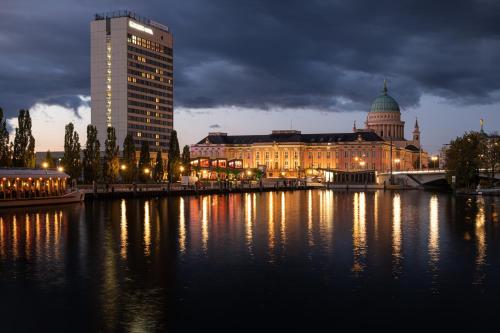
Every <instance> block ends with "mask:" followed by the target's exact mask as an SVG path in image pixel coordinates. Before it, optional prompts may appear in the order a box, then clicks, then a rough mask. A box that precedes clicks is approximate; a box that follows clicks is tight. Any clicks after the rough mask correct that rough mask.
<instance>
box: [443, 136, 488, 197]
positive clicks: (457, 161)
mask: <svg viewBox="0 0 500 333" xmlns="http://www.w3.org/2000/svg"><path fill="white" fill-rule="evenodd" d="M481 136H482V135H481V134H480V133H477V132H470V133H465V134H464V135H463V136H462V137H458V138H456V139H455V140H453V141H451V142H450V146H449V148H448V149H447V151H446V162H447V163H446V164H447V165H446V169H447V177H448V181H450V180H451V178H452V177H453V176H454V177H455V185H456V187H458V188H471V187H472V186H475V185H477V184H478V183H479V168H480V165H481V160H480V155H481V151H480V141H481Z"/></svg>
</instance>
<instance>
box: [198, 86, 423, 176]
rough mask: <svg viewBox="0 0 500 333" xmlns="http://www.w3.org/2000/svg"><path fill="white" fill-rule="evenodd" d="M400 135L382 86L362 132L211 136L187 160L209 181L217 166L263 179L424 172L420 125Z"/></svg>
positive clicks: (400, 128) (396, 117) (400, 126)
mask: <svg viewBox="0 0 500 333" xmlns="http://www.w3.org/2000/svg"><path fill="white" fill-rule="evenodd" d="M404 133H405V132H404V122H403V121H401V112H400V109H399V105H398V103H397V102H396V101H395V100H394V99H393V98H392V97H391V96H389V95H388V89H387V85H386V83H384V89H383V91H382V94H381V95H380V96H379V97H377V98H376V99H375V100H374V101H373V103H372V106H371V109H370V112H369V113H368V116H367V120H366V128H364V129H358V128H356V126H354V128H353V131H352V132H349V133H320V134H303V133H301V132H300V131H297V130H284V131H283V130H281V131H272V133H271V134H266V135H227V134H226V133H220V132H215V133H209V135H208V136H206V137H205V138H203V139H202V140H200V141H199V142H198V143H196V144H194V145H192V146H191V157H192V158H193V163H194V164H195V166H197V167H198V169H199V168H202V169H206V170H204V171H205V172H204V174H205V175H207V177H211V178H213V177H214V170H215V169H217V170H220V168H218V167H217V166H218V165H219V164H221V165H224V167H230V166H238V167H241V169H247V168H249V169H251V168H259V169H261V170H263V171H264V172H265V174H266V176H267V177H302V176H304V175H307V174H321V173H322V171H327V170H337V171H342V172H366V171H377V172H389V171H391V170H396V171H397V170H414V169H419V168H424V167H426V166H427V153H426V152H424V151H422V149H421V146H420V129H419V126H418V123H417V122H415V127H414V129H413V132H412V139H411V140H406V139H405V138H404ZM420 161H422V163H421V162H420ZM214 166H215V168H214Z"/></svg>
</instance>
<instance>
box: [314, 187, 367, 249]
mask: <svg viewBox="0 0 500 333" xmlns="http://www.w3.org/2000/svg"><path fill="white" fill-rule="evenodd" d="M319 194H320V196H319V207H320V214H319V226H320V231H321V235H322V239H324V246H325V247H326V248H327V249H328V250H329V249H330V248H331V246H332V238H333V191H330V190H327V191H321V192H320V193H319ZM363 195H364V193H363ZM363 198H364V196H363Z"/></svg>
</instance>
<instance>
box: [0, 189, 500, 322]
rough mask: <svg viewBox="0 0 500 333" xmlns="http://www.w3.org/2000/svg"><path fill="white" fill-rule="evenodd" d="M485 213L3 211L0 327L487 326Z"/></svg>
mask: <svg viewBox="0 0 500 333" xmlns="http://www.w3.org/2000/svg"><path fill="white" fill-rule="evenodd" d="M499 205H500V198H482V197H457V198H454V197H452V196H450V195H447V194H435V193H429V192H419V191H408V192H400V193H397V192H389V191H388V192H382V191H377V192H334V191H327V190H314V191H296V192H274V193H262V194H259V193H251V194H234V195H221V196H217V195H212V196H193V197H183V198H159V199H151V200H144V199H133V200H116V201H101V202H94V203H87V204H85V205H83V204H82V205H66V206H60V207H43V208H29V209H16V210H11V211H5V210H3V211H0V295H1V298H0V318H1V324H0V325H1V331H13V330H16V331H34V330H37V331H40V330H52V331H62V330H66V331H160V330H175V331H194V330H200V329H203V330H210V331H212V330H214V329H218V330H231V331H241V330H256V331H283V330H293V329H297V328H303V329H304V330H315V329H319V328H320V327H325V328H328V329H333V328H336V327H343V328H352V329H356V328H360V327H368V328H375V327H380V328H387V329H401V330H402V329H408V328H415V327H419V328H423V329H431V328H437V327H443V328H451V327H461V328H464V327H471V328H479V327H487V325H491V324H494V323H496V317H497V316H498V315H497V311H496V309H497V307H498V302H499V301H500V285H499V281H500V270H499V264H500V229H499V216H498V214H499Z"/></svg>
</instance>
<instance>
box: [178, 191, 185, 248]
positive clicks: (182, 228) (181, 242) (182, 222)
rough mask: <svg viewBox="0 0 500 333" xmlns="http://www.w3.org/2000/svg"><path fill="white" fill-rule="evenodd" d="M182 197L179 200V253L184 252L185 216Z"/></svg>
mask: <svg viewBox="0 0 500 333" xmlns="http://www.w3.org/2000/svg"><path fill="white" fill-rule="evenodd" d="M184 205H185V203H184V198H182V197H181V198H180V200H179V248H180V251H181V253H185V252H186V217H185V215H184V210H185V207H184Z"/></svg>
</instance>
